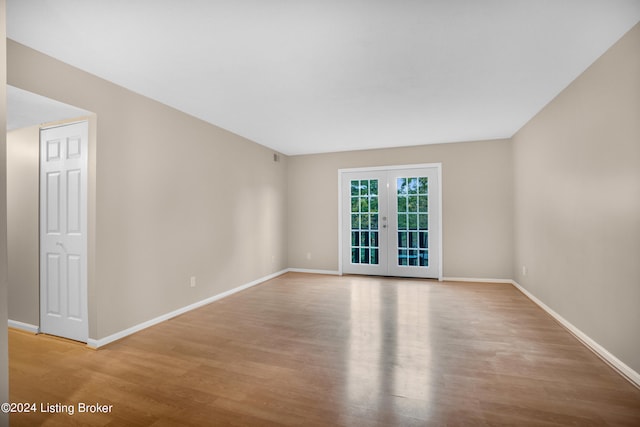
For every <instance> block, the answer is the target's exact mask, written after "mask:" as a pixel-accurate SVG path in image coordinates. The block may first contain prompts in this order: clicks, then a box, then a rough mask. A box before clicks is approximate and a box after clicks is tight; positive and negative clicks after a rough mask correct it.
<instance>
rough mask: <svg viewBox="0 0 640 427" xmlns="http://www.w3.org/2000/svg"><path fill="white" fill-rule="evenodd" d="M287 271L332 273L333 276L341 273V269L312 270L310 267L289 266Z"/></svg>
mask: <svg viewBox="0 0 640 427" xmlns="http://www.w3.org/2000/svg"><path fill="white" fill-rule="evenodd" d="M287 271H288V272H291V273H308V274H328V275H331V276H339V275H340V272H339V271H334V270H312V269H308V268H288V269H287Z"/></svg>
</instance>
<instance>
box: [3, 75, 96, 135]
mask: <svg viewBox="0 0 640 427" xmlns="http://www.w3.org/2000/svg"><path fill="white" fill-rule="evenodd" d="M88 114H90V113H89V111H86V110H83V109H82V108H76V107H74V106H72V105H68V104H64V103H62V102H58V101H55V100H53V99H49V98H45V97H44V96H40V95H36V94H35V93H31V92H27V91H26V90H22V89H19V88H17V87H13V86H9V85H7V131H11V130H14V129H20V128H24V127H28V126H35V125H40V124H44V123H51V122H57V121H59V120H66V119H73V118H76V117H81V116H86V115H88Z"/></svg>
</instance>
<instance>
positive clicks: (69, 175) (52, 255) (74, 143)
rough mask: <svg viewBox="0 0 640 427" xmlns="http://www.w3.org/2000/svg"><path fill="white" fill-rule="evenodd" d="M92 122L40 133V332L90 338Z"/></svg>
mask: <svg viewBox="0 0 640 427" xmlns="http://www.w3.org/2000/svg"><path fill="white" fill-rule="evenodd" d="M88 138H89V137H88V123H87V122H80V123H74V124H70V125H65V126H58V127H53V128H47V129H42V130H41V131H40V330H41V332H43V333H47V334H51V335H57V336H61V337H65V338H70V339H73V340H77V341H83V342H87V338H88V335H89V328H88V319H87V161H88V156H87V148H88Z"/></svg>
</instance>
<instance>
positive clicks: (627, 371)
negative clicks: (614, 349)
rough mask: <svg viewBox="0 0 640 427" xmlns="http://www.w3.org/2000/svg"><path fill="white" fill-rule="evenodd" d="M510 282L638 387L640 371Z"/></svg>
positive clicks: (513, 282) (513, 281)
mask: <svg viewBox="0 0 640 427" xmlns="http://www.w3.org/2000/svg"><path fill="white" fill-rule="evenodd" d="M511 284H512V285H513V286H515V287H516V288H517V289H518V290H519V291H520V292H522V293H523V294H524V295H525V296H526V297H527V298H529V299H530V300H531V301H533V302H534V303H536V304H537V305H538V306H539V307H540V308H542V309H543V310H544V311H546V312H547V313H548V314H549V315H550V316H551V317H553V318H554V319H556V320H557V321H558V323H560V324H561V325H562V326H564V327H565V328H566V329H567V330H568V331H569V332H571V334H572V335H573V336H575V337H576V338H577V339H578V340H579V341H580V342H582V344H584V345H585V346H586V347H587V348H588V349H590V350H591V351H593V352H594V353H595V354H596V355H597V356H598V357H600V358H601V359H602V360H603V361H604V362H606V363H607V364H608V365H610V366H611V367H612V368H613V369H615V370H616V371H618V373H620V374H621V375H622V376H623V377H624V378H626V379H627V380H629V382H631V383H632V384H633V385H635V386H636V387H638V388H640V373H638V372H636V371H634V370H633V369H631V368H630V367H629V366H628V365H626V364H625V363H624V362H622V361H621V360H620V359H618V358H617V357H615V356H614V355H613V354H611V353H609V351H608V350H607V349H606V348H604V347H602V346H601V345H600V344H598V343H597V342H595V341H594V340H593V339H592V338H591V337H589V336H588V335H587V334H585V333H584V332H582V331H581V330H580V329H578V328H576V327H575V326H574V325H572V324H571V323H570V322H569V321H567V320H566V319H565V318H564V317H562V316H560V315H559V314H558V313H556V312H555V311H553V310H552V309H551V308H550V307H549V306H547V305H546V304H545V303H543V302H542V301H540V300H539V299H538V298H536V297H535V296H534V295H533V294H532V293H530V292H529V291H527V290H526V289H525V288H523V287H522V286H520V285H519V284H518V283H517V282H516V281H515V280H512V281H511Z"/></svg>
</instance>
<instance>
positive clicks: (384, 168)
mask: <svg viewBox="0 0 640 427" xmlns="http://www.w3.org/2000/svg"><path fill="white" fill-rule="evenodd" d="M435 167H442V163H420V164H412V165H392V166H372V167H363V168H344V169H338V174H342V173H344V172H347V173H348V172H369V171H388V170H396V169H424V168H435Z"/></svg>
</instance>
